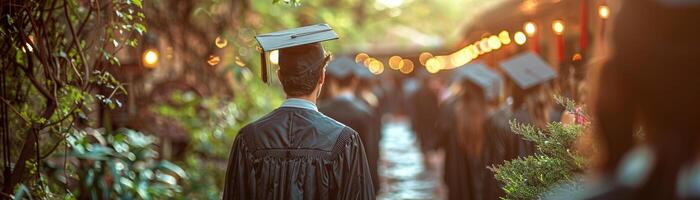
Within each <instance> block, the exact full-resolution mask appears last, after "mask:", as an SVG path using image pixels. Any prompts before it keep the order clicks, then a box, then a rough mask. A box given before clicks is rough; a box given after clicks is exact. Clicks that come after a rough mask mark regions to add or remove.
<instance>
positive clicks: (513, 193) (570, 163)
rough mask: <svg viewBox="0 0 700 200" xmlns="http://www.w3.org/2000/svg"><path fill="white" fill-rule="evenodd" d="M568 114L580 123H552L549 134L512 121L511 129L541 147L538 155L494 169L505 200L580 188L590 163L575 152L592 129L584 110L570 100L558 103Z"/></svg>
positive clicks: (518, 159)
mask: <svg viewBox="0 0 700 200" xmlns="http://www.w3.org/2000/svg"><path fill="white" fill-rule="evenodd" d="M558 101H559V102H560V103H561V102H563V103H562V104H563V105H564V106H565V107H566V108H567V111H568V112H570V113H574V114H575V115H576V122H577V123H572V124H563V123H560V122H552V123H549V124H548V125H547V126H546V128H545V130H540V129H538V128H535V127H534V126H532V125H527V124H520V123H517V122H516V121H511V129H512V130H513V132H515V133H516V134H519V135H521V136H522V138H523V139H525V140H528V141H533V142H535V144H536V145H537V152H536V153H535V155H532V156H527V157H521V158H517V159H514V160H510V161H506V162H504V163H503V164H501V165H497V166H493V167H492V168H491V170H492V171H494V172H495V176H496V179H497V180H498V181H501V182H503V183H504V186H503V190H504V191H505V193H506V196H505V197H501V198H503V199H538V198H540V197H542V195H543V194H545V193H546V192H548V191H550V190H551V188H552V187H553V186H558V185H568V186H567V187H566V188H559V189H560V190H561V189H568V190H577V189H578V188H580V187H579V186H580V184H578V183H579V181H580V180H579V176H578V175H580V174H581V173H582V172H583V171H584V170H585V169H586V168H587V160H586V159H585V158H584V157H583V156H582V155H581V154H580V153H578V152H576V151H575V150H574V145H575V143H576V141H577V139H578V138H579V136H580V135H581V134H582V133H583V132H584V130H585V129H586V127H587V126H588V125H587V123H586V122H585V117H584V116H585V115H584V114H583V113H582V112H581V109H580V107H578V108H577V107H576V106H573V105H574V104H573V102H572V101H570V100H563V99H558Z"/></svg>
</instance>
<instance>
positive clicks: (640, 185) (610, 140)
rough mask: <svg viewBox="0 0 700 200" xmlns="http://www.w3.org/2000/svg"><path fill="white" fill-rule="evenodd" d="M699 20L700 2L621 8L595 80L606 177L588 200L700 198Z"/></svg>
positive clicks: (651, 1) (657, 1) (660, 0)
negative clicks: (699, 155)
mask: <svg viewBox="0 0 700 200" xmlns="http://www.w3.org/2000/svg"><path fill="white" fill-rule="evenodd" d="M698 19H700V3H699V2H698V1H688V0H677V1H671V0H626V1H621V2H619V11H618V12H617V13H614V15H613V28H612V30H611V31H612V35H611V37H612V38H611V40H610V44H609V45H610V47H611V48H610V50H611V52H610V53H609V56H608V57H607V59H606V61H605V62H604V63H603V64H602V65H600V66H597V67H598V68H596V69H595V70H594V71H593V76H592V77H591V78H592V80H593V82H594V83H593V87H592V89H591V90H592V96H591V100H592V103H591V104H592V106H591V111H592V112H593V113H594V114H593V116H594V123H597V125H596V129H595V133H596V135H597V137H598V138H600V142H601V147H602V150H603V151H604V152H605V154H604V155H603V159H602V162H601V165H600V168H599V170H600V171H599V172H600V173H601V175H602V176H603V177H605V178H603V179H602V180H601V181H602V182H603V183H600V184H598V186H600V187H599V188H597V189H592V191H595V192H591V193H592V194H591V193H588V194H587V195H584V196H586V199H698V198H700V195H698V194H700V189H698V188H700V187H698V186H699V185H698V180H700V176H698V175H699V174H700V173H698V172H700V171H698V168H697V166H698V164H697V163H698V150H700V149H698V147H699V145H698V142H699V139H700V138H699V137H700V135H699V134H698V133H700V126H698V122H699V121H698V117H697V114H698V113H699V112H700V109H698V108H700V107H698V105H697V103H698V99H700V78H698V77H700V68H698V66H699V64H700V57H698V54H700V50H698V46H700V38H698V37H695V36H691V33H697V32H698V31H700V26H698V23H697V21H698ZM640 128H641V132H640ZM640 136H641V137H640ZM589 192H590V191H589Z"/></svg>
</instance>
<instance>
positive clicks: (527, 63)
mask: <svg viewBox="0 0 700 200" xmlns="http://www.w3.org/2000/svg"><path fill="white" fill-rule="evenodd" d="M500 65H501V68H502V69H503V70H504V71H505V72H506V75H507V77H508V78H509V81H508V82H509V85H510V89H511V95H512V98H513V104H512V105H511V110H512V113H510V117H509V120H508V121H512V120H515V121H516V122H518V123H524V124H531V125H534V126H536V127H538V128H545V126H546V125H547V123H548V122H550V121H552V118H551V117H550V115H551V113H552V106H551V103H552V101H551V99H552V98H553V97H552V96H551V95H550V94H549V93H548V92H547V91H546V87H547V86H546V85H545V84H546V83H547V82H548V81H550V80H552V79H554V78H556V76H557V74H556V72H555V71H554V70H553V69H552V67H550V66H549V65H548V64H547V63H546V62H545V61H544V60H542V58H540V57H539V56H537V55H536V54H534V53H530V52H526V53H522V54H519V55H516V56H514V57H513V58H511V59H508V60H506V61H503V62H501V63H500ZM500 124H501V125H503V124H502V122H501V123H500ZM508 129H509V130H510V128H508ZM517 138H518V139H517V142H514V143H512V144H510V145H514V146H510V147H509V148H510V150H507V151H510V152H511V153H512V151H516V152H517V156H519V157H525V156H529V155H533V154H534V153H535V144H534V142H531V141H526V140H524V139H522V138H521V137H520V136H519V135H517ZM508 157H511V156H508Z"/></svg>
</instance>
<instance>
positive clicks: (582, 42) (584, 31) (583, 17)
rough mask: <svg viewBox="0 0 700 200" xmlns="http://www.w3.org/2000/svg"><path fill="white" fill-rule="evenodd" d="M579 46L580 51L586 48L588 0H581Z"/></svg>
mask: <svg viewBox="0 0 700 200" xmlns="http://www.w3.org/2000/svg"><path fill="white" fill-rule="evenodd" d="M580 36H581V37H580V40H579V46H580V47H581V52H586V49H588V1H587V0H581V35H580Z"/></svg>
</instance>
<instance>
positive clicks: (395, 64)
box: [389, 56, 403, 70]
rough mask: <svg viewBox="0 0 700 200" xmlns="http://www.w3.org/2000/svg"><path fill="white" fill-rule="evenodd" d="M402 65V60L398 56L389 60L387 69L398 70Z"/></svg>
mask: <svg viewBox="0 0 700 200" xmlns="http://www.w3.org/2000/svg"><path fill="white" fill-rule="evenodd" d="M401 65H403V59H402V58H401V57H400V56H392V57H390V58H389V68H391V69H393V70H398V69H400V68H401Z"/></svg>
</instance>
